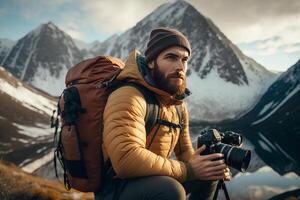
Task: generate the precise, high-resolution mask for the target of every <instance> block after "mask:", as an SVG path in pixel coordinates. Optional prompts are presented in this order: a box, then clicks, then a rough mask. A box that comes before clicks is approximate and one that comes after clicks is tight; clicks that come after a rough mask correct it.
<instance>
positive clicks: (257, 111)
mask: <svg viewBox="0 0 300 200" xmlns="http://www.w3.org/2000/svg"><path fill="white" fill-rule="evenodd" d="M299 74H300V60H299V61H298V62H297V63H296V64H295V65H293V66H292V67H291V68H289V69H288V70H287V71H286V72H284V73H283V74H282V75H281V76H280V77H279V78H278V79H277V80H276V81H275V82H274V83H273V84H272V85H271V86H270V87H269V88H268V90H267V91H266V92H265V94H264V95H263V96H262V97H261V98H260V100H259V101H258V103H257V104H256V105H255V106H254V107H253V108H252V109H251V110H250V111H249V112H248V113H246V114H245V115H244V116H242V117H241V118H239V119H236V120H233V121H227V122H223V123H218V124H208V123H206V124H201V123H198V124H197V123H195V124H191V126H192V132H194V134H197V133H198V131H197V130H199V129H200V128H208V127H209V128H218V129H220V130H223V131H225V130H233V131H236V132H238V133H242V134H243V135H244V136H245V137H246V138H247V139H248V140H249V141H250V142H251V143H252V144H253V146H254V147H255V152H256V153H257V154H258V156H259V157H261V158H262V160H263V161H264V162H265V163H266V164H267V165H269V166H271V167H272V168H273V169H274V170H275V171H276V172H278V173H279V174H286V173H288V172H295V173H296V174H298V175H300V157H299V155H300V149H299V141H300V120H299V119H300V112H299V111H300V104H299V102H300V76H299ZM193 130H194V131H193Z"/></svg>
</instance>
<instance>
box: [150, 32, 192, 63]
mask: <svg viewBox="0 0 300 200" xmlns="http://www.w3.org/2000/svg"><path fill="white" fill-rule="evenodd" d="M172 46H180V47H183V48H185V49H186V50H187V51H188V52H189V55H190V54H191V45H190V43H189V41H188V39H187V38H186V37H185V36H184V35H183V34H182V33H181V32H179V31H177V30H175V29H171V28H157V29H154V30H152V31H151V33H150V38H149V42H148V44H147V49H146V51H145V56H146V60H147V63H149V62H150V61H152V60H154V59H156V57H157V56H158V55H159V54H160V53H161V52H162V51H164V50H166V49H167V48H169V47H172Z"/></svg>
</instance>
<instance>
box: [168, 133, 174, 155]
mask: <svg viewBox="0 0 300 200" xmlns="http://www.w3.org/2000/svg"><path fill="white" fill-rule="evenodd" d="M171 134H172V137H171V144H170V149H169V152H168V154H167V157H169V156H170V153H171V149H172V147H173V139H174V138H173V136H174V135H173V133H171Z"/></svg>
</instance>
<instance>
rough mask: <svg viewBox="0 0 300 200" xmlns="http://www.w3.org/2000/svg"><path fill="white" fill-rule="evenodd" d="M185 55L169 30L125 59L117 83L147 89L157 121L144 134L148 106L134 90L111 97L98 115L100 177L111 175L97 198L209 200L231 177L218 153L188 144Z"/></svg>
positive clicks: (187, 49) (154, 34) (181, 40)
mask: <svg viewBox="0 0 300 200" xmlns="http://www.w3.org/2000/svg"><path fill="white" fill-rule="evenodd" d="M190 57H191V46H190V43H189V41H188V39H187V38H186V37H185V36H184V35H183V34H182V33H181V32H179V31H177V30H175V29H170V28H158V29H154V30H152V31H151V33H150V38H149V41H148V44H147V49H146V52H145V56H142V55H141V54H140V53H139V52H137V51H133V52H132V53H131V54H130V55H129V58H128V60H127V62H126V64H125V67H124V69H123V71H122V72H121V73H120V74H119V75H118V77H117V79H118V80H120V81H126V82H133V83H136V84H139V85H142V86H143V87H145V88H147V90H149V91H151V92H152V94H154V96H155V98H156V99H157V101H158V104H159V107H160V109H159V113H158V119H159V120H157V123H156V124H155V126H154V127H153V128H152V130H151V131H150V132H149V133H146V127H145V125H146V123H145V115H146V113H147V112H146V109H147V102H146V100H145V98H144V95H143V94H142V93H141V92H140V91H139V90H138V89H137V88H136V87H133V86H130V85H128V86H123V87H120V88H119V89H117V90H115V91H114V92H113V93H112V94H111V95H110V97H109V98H108V101H107V104H106V107H105V111H104V115H103V118H104V131H103V154H104V159H105V163H106V164H107V163H109V164H110V168H109V170H108V171H109V172H107V171H106V172H105V173H106V174H113V175H110V176H109V178H106V179H105V181H104V188H103V190H102V191H101V192H100V193H99V194H96V196H95V197H96V199H121V200H128V199H130V200H135V199H155V200H161V199H171V200H176V199H180V200H182V199H186V195H187V194H189V193H190V195H189V199H197V200H199V199H212V196H213V194H214V191H215V189H216V180H220V179H224V180H229V179H230V171H229V169H228V167H227V166H226V164H225V163H224V160H223V159H222V157H223V154H219V153H214V154H210V155H201V153H202V152H203V151H204V149H205V146H202V147H200V148H199V149H197V150H195V151H194V149H193V146H192V143H191V139H190V134H189V116H188V110H187V107H186V103H185V102H184V98H185V97H186V96H188V94H189V91H188V90H187V89H186V72H187V69H188V60H189V58H190ZM180 113H181V114H182V117H180V116H181V114H180ZM180 118H182V119H180ZM172 125H179V126H172ZM172 152H174V153H175V156H176V158H174V156H171V154H172ZM106 177H107V176H106Z"/></svg>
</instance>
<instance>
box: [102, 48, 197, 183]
mask: <svg viewBox="0 0 300 200" xmlns="http://www.w3.org/2000/svg"><path fill="white" fill-rule="evenodd" d="M138 55H139V53H138V52H137V51H133V52H132V53H131V54H130V55H129V58H128V60H127V62H126V64H125V68H124V69H123V71H122V72H121V73H120V74H119V76H118V77H117V79H118V80H127V81H133V82H136V83H139V84H142V85H143V86H145V87H147V88H148V89H149V90H151V91H153V92H154V93H155V96H156V97H157V99H158V100H159V102H160V114H159V118H160V119H163V120H167V121H169V122H173V123H176V124H178V123H179V116H178V113H177V111H176V108H175V105H180V104H182V110H183V123H184V126H183V131H182V133H181V134H180V130H179V129H178V128H177V129H173V128H169V127H167V126H164V125H158V124H157V125H155V127H154V128H153V129H152V131H151V133H150V134H148V136H147V134H146V130H145V120H144V119H145V115H146V101H145V99H144V97H143V95H142V94H141V93H140V92H139V91H138V90H137V89H136V88H134V87H132V86H123V87H121V88H119V89H117V90H116V91H114V92H113V93H112V94H111V95H110V97H109V99H108V101H107V104H106V107H105V111H104V116H103V118H104V119H103V120H104V131H103V152H104V158H105V160H107V159H108V158H109V159H110V160H111V163H112V166H113V168H114V171H115V172H116V174H117V176H118V177H120V178H132V177H142V176H151V175H164V176H170V177H173V178H175V179H177V180H178V181H180V182H184V181H185V180H186V179H187V167H186V164H185V162H187V161H188V160H189V158H190V157H191V156H192V154H193V153H194V149H193V147H192V144H191V140H190V135H189V130H188V112H187V108H186V106H185V104H184V103H183V101H181V100H177V99H176V98H175V97H173V96H171V95H170V94H168V93H167V92H164V91H162V90H160V89H158V88H156V87H155V86H152V85H150V84H149V83H148V82H146V81H145V79H144V77H143V76H142V74H141V72H140V71H141V68H140V67H139V66H138V64H137V57H138ZM173 150H174V152H175V155H176V157H177V158H178V160H173V159H170V158H169V157H170V155H171V153H172V152H173Z"/></svg>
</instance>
